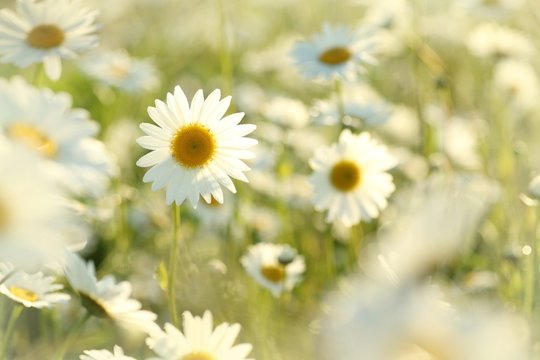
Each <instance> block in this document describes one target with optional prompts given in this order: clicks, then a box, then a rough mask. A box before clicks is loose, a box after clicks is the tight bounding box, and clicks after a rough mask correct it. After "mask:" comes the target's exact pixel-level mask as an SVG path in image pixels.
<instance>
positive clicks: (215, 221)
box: [193, 194, 234, 231]
mask: <svg viewBox="0 0 540 360" xmlns="http://www.w3.org/2000/svg"><path fill="white" fill-rule="evenodd" d="M224 195H225V200H224V201H223V204H220V203H218V202H217V201H216V199H214V198H212V199H211V201H210V203H209V204H208V203H207V202H206V201H202V202H201V206H199V207H197V211H194V214H193V215H195V216H196V217H197V218H198V219H199V220H200V221H201V224H202V225H205V226H202V227H201V230H208V229H209V230H211V231H215V230H216V227H217V228H223V227H225V226H227V224H229V223H230V222H231V220H232V217H233V215H234V207H233V201H234V199H233V198H232V196H227V194H224Z"/></svg>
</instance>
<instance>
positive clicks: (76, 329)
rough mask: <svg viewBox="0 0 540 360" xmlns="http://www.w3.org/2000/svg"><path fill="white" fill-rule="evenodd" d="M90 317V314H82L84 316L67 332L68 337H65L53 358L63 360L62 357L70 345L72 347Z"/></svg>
mask: <svg viewBox="0 0 540 360" xmlns="http://www.w3.org/2000/svg"><path fill="white" fill-rule="evenodd" d="M90 316H91V315H90V313H89V312H86V314H84V316H83V317H82V318H81V319H80V320H79V322H78V323H77V324H75V326H73V328H71V329H70V330H69V335H68V336H67V337H66V340H64V343H63V344H62V346H60V348H59V350H58V351H57V352H56V355H55V356H54V358H55V359H56V360H63V359H64V356H65V355H66V352H67V350H68V348H69V347H70V346H71V345H73V343H74V342H75V340H77V338H78V337H79V335H80V334H81V330H82V328H83V327H84V324H86V321H88V319H90Z"/></svg>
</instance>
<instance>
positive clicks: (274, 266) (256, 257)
mask: <svg viewBox="0 0 540 360" xmlns="http://www.w3.org/2000/svg"><path fill="white" fill-rule="evenodd" d="M240 261H241V263H242V265H243V266H244V268H245V269H246V271H247V272H248V274H249V275H251V277H253V278H254V279H255V281H257V282H258V283H259V284H260V285H261V286H263V287H265V288H267V289H268V290H270V291H271V292H272V295H274V296H276V297H277V296H279V295H280V294H281V293H282V292H283V291H290V290H292V288H293V287H295V286H296V284H298V283H299V282H300V281H301V280H302V274H303V273H304V271H305V269H306V265H305V263H304V257H303V256H301V255H297V253H296V250H294V249H293V248H291V247H290V246H288V245H281V244H272V243H259V244H257V245H253V246H251V247H250V248H249V250H248V251H247V254H246V255H244V256H242V258H241V259H240Z"/></svg>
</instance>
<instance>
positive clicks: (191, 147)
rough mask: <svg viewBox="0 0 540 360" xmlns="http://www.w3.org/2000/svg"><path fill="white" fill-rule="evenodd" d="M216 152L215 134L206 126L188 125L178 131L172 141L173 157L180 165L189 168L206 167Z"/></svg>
mask: <svg viewBox="0 0 540 360" xmlns="http://www.w3.org/2000/svg"><path fill="white" fill-rule="evenodd" d="M215 152H216V139H215V138H214V134H212V133H211V132H210V130H209V129H208V128H207V127H206V126H204V125H200V124H189V125H186V126H184V127H183V128H181V129H180V130H178V132H177V133H176V135H175V136H174V137H173V139H172V141H171V153H172V155H173V156H174V158H175V159H176V161H177V162H178V163H179V164H180V165H182V166H185V167H187V168H197V167H201V166H204V165H206V164H207V163H208V162H209V161H210V160H212V157H213V156H214V154H215Z"/></svg>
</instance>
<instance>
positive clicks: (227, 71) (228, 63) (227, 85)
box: [217, 0, 235, 113]
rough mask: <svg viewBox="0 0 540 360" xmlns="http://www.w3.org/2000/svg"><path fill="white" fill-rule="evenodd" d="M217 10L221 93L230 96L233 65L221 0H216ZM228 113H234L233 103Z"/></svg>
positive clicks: (228, 30) (228, 29)
mask: <svg viewBox="0 0 540 360" xmlns="http://www.w3.org/2000/svg"><path fill="white" fill-rule="evenodd" d="M217 2H218V9H219V27H220V34H221V39H220V42H219V44H220V48H219V61H220V65H221V76H222V77H223V92H224V93H225V94H227V95H232V90H233V72H234V70H233V63H232V56H231V44H230V28H229V24H228V23H227V16H226V14H225V3H224V1H223V0H217ZM229 112H230V113H234V112H235V109H234V103H232V102H231V106H230V107H229Z"/></svg>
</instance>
